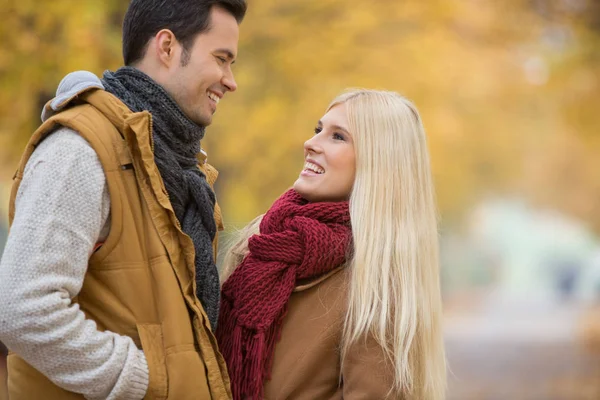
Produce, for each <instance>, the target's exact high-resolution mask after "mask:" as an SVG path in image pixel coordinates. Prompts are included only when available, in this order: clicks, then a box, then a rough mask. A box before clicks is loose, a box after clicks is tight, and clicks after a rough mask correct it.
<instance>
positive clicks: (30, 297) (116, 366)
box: [0, 128, 148, 400]
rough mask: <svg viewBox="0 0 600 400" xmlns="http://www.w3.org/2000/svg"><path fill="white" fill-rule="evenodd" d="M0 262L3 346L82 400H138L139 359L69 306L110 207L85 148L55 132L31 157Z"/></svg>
mask: <svg viewBox="0 0 600 400" xmlns="http://www.w3.org/2000/svg"><path fill="white" fill-rule="evenodd" d="M15 207H16V208H15V210H16V213H15V218H14V221H13V224H12V226H11V229H10V233H9V237H8V240H7V243H6V247H5V250H4V254H3V256H2V259H1V261H0V305H1V306H0V340H1V341H3V342H4V343H5V344H6V345H7V347H8V348H9V349H10V350H11V351H13V352H14V353H16V354H18V355H19V356H21V357H22V358H23V359H24V360H25V361H26V362H28V363H29V364H31V365H32V366H33V367H34V368H36V369H37V370H38V371H40V372H41V373H43V374H44V375H46V376H47V377H48V378H49V379H50V380H51V381H52V382H54V383H55V384H56V385H58V386H59V387H62V388H64V389H66V390H68V391H72V392H76V393H81V394H83V395H84V396H85V398H87V399H133V400H135V399H142V398H143V397H144V395H145V393H146V391H147V387H148V367H147V364H146V359H145V356H144V353H143V352H142V351H141V350H139V349H138V348H137V347H136V346H135V344H134V342H133V340H132V339H131V338H129V337H126V336H120V335H117V334H115V333H112V332H100V331H99V330H98V329H97V326H96V324H95V322H93V321H91V320H89V319H86V317H85V315H84V313H83V312H82V311H81V310H80V308H79V306H78V305H77V304H75V303H73V302H72V301H71V299H72V298H73V297H75V296H76V295H77V294H78V293H79V291H80V290H81V287H82V284H83V280H84V276H85V273H86V270H87V265H88V259H89V257H90V255H91V254H92V251H93V247H94V245H95V243H96V241H97V240H98V238H99V235H100V232H101V230H102V227H103V226H104V225H105V223H106V221H107V219H108V217H109V210H110V199H109V196H108V189H107V184H106V178H105V175H104V171H103V169H102V166H101V164H100V161H99V159H98V157H97V155H96V153H95V152H94V150H93V149H92V148H91V146H90V145H89V144H88V143H87V142H86V141H85V139H83V138H82V137H81V136H80V135H79V134H77V133H76V132H74V131H72V130H69V129H67V128H61V129H59V130H58V131H56V132H54V133H53V134H51V135H50V136H49V137H48V138H46V139H45V140H44V141H42V142H41V143H40V144H39V146H38V147H37V149H36V150H35V151H34V153H33V155H32V157H31V158H30V159H29V161H28V163H27V166H26V168H25V171H24V177H23V181H22V182H21V185H20V187H19V190H18V193H17V197H16V202H15Z"/></svg>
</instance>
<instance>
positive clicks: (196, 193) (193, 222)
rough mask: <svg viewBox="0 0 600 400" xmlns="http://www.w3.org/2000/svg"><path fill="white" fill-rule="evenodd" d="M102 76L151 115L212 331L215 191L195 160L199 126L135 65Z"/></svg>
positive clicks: (216, 294)
mask: <svg viewBox="0 0 600 400" xmlns="http://www.w3.org/2000/svg"><path fill="white" fill-rule="evenodd" d="M103 78H104V79H102V83H103V85H104V87H105V89H106V91H108V92H109V93H112V94H113V95H115V96H116V97H118V98H119V99H120V100H121V101H122V102H123V103H125V104H126V105H127V107H129V108H130V109H131V111H134V112H140V111H143V110H147V111H149V112H150V114H152V126H153V130H152V137H153V138H154V160H155V162H156V165H157V166H158V170H159V171H160V175H161V177H162V179H163V182H164V184H165V188H166V189H167V192H168V193H169V198H170V200H171V204H172V206H173V209H174V211H175V215H176V216H177V219H179V222H180V223H181V227H182V229H183V232H185V233H186V234H187V235H188V236H189V237H190V238H191V239H192V241H193V242H194V250H195V251H196V261H195V264H196V265H195V267H196V285H197V288H196V295H197V296H198V298H199V299H200V302H201V303H202V306H203V307H204V310H205V311H206V314H207V315H208V318H209V320H210V324H211V326H212V329H213V331H214V330H215V329H216V326H217V317H218V315H219V300H220V288H219V274H218V271H217V267H216V265H215V263H214V257H213V248H212V240H213V239H214V237H215V234H216V230H217V229H216V224H215V220H214V216H213V215H214V208H215V194H214V193H213V191H212V189H211V188H210V186H209V185H208V182H207V181H206V176H205V175H204V174H203V173H202V172H201V171H200V169H199V168H198V160H197V159H196V155H197V154H198V153H199V152H200V140H201V139H202V138H203V137H204V127H203V126H199V125H197V124H195V123H194V122H192V121H191V120H190V119H189V118H188V117H186V116H185V114H184V113H183V111H181V109H180V108H179V106H178V105H177V103H175V101H174V100H173V99H172V98H171V96H169V94H168V93H167V92H166V91H165V90H164V89H163V88H162V87H161V86H160V85H158V84H157V83H156V82H154V81H153V80H152V79H151V78H150V77H149V76H148V75H146V74H144V73H143V72H141V71H139V70H137V69H135V68H132V67H123V68H120V69H118V70H117V71H115V72H114V73H113V72H110V71H106V72H105V73H104V77H103Z"/></svg>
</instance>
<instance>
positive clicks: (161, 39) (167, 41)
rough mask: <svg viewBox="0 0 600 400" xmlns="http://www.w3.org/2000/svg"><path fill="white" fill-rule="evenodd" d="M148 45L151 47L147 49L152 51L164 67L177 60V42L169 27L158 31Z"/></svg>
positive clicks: (168, 66)
mask: <svg viewBox="0 0 600 400" xmlns="http://www.w3.org/2000/svg"><path fill="white" fill-rule="evenodd" d="M150 46H151V47H153V48H152V49H148V50H149V51H154V53H155V54H156V59H157V61H158V62H159V63H160V64H162V65H164V66H165V67H167V68H170V67H171V66H172V65H173V63H174V62H179V54H178V53H179V42H178V41H177V38H175V34H174V33H173V32H171V31H170V30H169V29H162V30H161V31H159V32H158V33H157V34H156V36H154V40H153V41H151V42H150Z"/></svg>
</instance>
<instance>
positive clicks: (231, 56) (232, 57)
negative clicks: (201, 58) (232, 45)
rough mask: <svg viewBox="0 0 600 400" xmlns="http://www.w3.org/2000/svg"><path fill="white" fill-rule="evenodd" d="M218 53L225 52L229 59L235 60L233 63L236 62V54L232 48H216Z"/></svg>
mask: <svg viewBox="0 0 600 400" xmlns="http://www.w3.org/2000/svg"><path fill="white" fill-rule="evenodd" d="M215 52H216V53H223V54H225V55H226V56H227V58H228V59H229V60H233V61H232V62H231V63H232V64H233V63H234V62H235V55H234V54H233V53H232V52H231V50H229V49H217V50H215Z"/></svg>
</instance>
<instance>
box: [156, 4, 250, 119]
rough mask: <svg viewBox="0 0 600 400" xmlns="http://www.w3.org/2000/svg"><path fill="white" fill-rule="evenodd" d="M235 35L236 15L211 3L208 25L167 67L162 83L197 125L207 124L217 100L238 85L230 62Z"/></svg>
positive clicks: (235, 48) (237, 30)
mask: <svg viewBox="0 0 600 400" xmlns="http://www.w3.org/2000/svg"><path fill="white" fill-rule="evenodd" d="M238 39H239V27H238V24H237V21H236V20H235V18H234V17H233V16H232V15H231V14H229V13H228V12H227V11H225V10H223V9H222V8H219V7H213V8H212V10H211V16H210V27H209V29H208V30H207V31H204V32H202V33H200V34H199V35H198V36H197V37H196V39H195V41H194V43H193V46H192V47H191V48H190V49H189V51H188V54H187V56H186V54H185V52H180V53H179V59H178V60H177V59H176V60H174V62H173V64H172V65H171V67H170V68H169V71H167V76H166V77H165V78H166V79H165V80H164V81H163V82H162V85H163V87H164V88H165V90H166V91H167V92H168V93H169V94H170V95H171V97H173V99H174V100H175V101H176V102H177V104H179V107H181V109H182V111H183V112H184V113H185V115H186V116H187V117H188V118H189V119H191V120H192V121H194V122H195V123H196V124H198V125H203V126H207V125H210V123H211V122H212V116H213V114H214V113H215V111H216V110H217V105H218V104H219V101H220V100H221V99H222V98H223V96H224V95H225V93H227V92H233V91H234V90H236V88H237V84H236V82H235V80H234V78H233V72H232V71H231V64H232V63H233V62H234V61H235V58H236V56H237V47H238Z"/></svg>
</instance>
